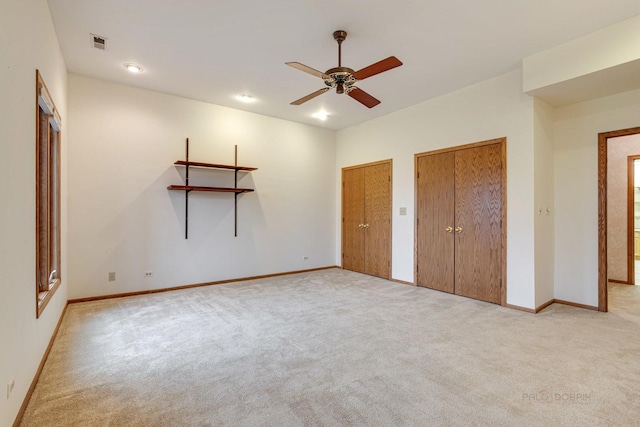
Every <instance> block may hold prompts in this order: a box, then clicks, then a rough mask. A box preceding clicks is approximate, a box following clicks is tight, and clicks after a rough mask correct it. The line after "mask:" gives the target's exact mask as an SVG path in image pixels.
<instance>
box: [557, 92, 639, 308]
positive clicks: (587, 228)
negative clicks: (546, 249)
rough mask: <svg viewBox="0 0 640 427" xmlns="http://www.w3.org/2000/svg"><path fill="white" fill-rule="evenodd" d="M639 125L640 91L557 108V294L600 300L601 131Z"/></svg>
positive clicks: (579, 299)
mask: <svg viewBox="0 0 640 427" xmlns="http://www.w3.org/2000/svg"><path fill="white" fill-rule="evenodd" d="M636 126H640V90H635V91H630V92H625V93H622V94H618V95H613V96H608V97H604V98H599V99H595V100H592V101H587V102H582V103H579V104H573V105H569V106H565V107H560V108H558V109H556V112H555V129H554V136H555V141H554V143H555V177H554V179H555V206H556V209H555V211H556V216H555V229H556V232H555V260H556V262H555V298H557V299H562V300H568V301H573V302H577V303H580V304H586V305H590V306H597V305H598V133H600V132H608V131H613V130H618V129H626V128H631V127H636Z"/></svg>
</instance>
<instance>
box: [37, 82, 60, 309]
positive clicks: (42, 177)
mask: <svg viewBox="0 0 640 427" xmlns="http://www.w3.org/2000/svg"><path fill="white" fill-rule="evenodd" d="M35 113H36V138H35V139H36V156H35V157H36V158H35V161H36V218H35V221H36V223H35V225H36V233H35V234H36V242H35V243H36V253H35V261H36V265H35V267H36V271H35V288H36V289H35V290H36V318H39V317H40V315H41V314H42V312H43V311H44V308H45V307H46V306H47V304H48V303H49V301H50V300H51V298H52V297H53V295H54V293H55V292H56V290H58V288H59V287H60V285H61V283H62V274H61V197H60V186H61V169H60V152H61V150H60V146H61V144H62V132H61V124H62V120H61V118H60V115H59V113H58V110H57V109H56V107H55V104H54V103H53V99H52V97H51V94H50V93H49V90H48V89H47V86H46V84H45V83H44V80H43V79H42V75H41V74H40V71H39V70H36V111H35ZM44 276H46V278H45V279H44V280H42V278H43V277H44Z"/></svg>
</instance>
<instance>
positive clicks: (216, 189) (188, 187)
mask: <svg viewBox="0 0 640 427" xmlns="http://www.w3.org/2000/svg"><path fill="white" fill-rule="evenodd" d="M167 190H181V191H209V192H211V193H248V192H250V191H253V188H228V187H198V186H195V185H170V186H168V187H167Z"/></svg>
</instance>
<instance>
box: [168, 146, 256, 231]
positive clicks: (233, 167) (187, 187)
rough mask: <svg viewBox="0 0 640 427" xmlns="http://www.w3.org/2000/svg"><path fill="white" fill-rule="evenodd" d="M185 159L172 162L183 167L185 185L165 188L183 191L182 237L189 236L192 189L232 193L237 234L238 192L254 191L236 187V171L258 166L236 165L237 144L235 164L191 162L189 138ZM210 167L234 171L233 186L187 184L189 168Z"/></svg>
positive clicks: (236, 155)
mask: <svg viewBox="0 0 640 427" xmlns="http://www.w3.org/2000/svg"><path fill="white" fill-rule="evenodd" d="M186 152H187V153H186V160H177V161H176V162H174V163H173V164H174V165H176V166H184V167H185V185H170V186H168V187H167V190H172V191H184V203H185V206H184V238H185V239H188V238H189V193H190V192H192V191H205V192H210V193H234V198H233V199H234V205H233V214H234V215H233V216H234V228H235V229H234V235H235V236H236V237H237V236H238V194H242V193H249V192H252V191H254V190H253V188H239V187H238V172H251V171H254V170H257V169H258V168H252V167H248V166H238V146H237V145H236V146H235V165H222V164H218V163H204V162H191V161H189V138H187V139H186ZM190 167H196V168H210V169H225V170H232V171H234V181H233V187H203V186H195V185H189V168H190Z"/></svg>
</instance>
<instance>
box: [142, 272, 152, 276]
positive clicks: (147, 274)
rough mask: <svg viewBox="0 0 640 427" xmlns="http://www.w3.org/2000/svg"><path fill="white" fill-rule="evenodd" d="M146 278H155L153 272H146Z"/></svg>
mask: <svg viewBox="0 0 640 427" xmlns="http://www.w3.org/2000/svg"><path fill="white" fill-rule="evenodd" d="M144 277H153V271H145V272H144Z"/></svg>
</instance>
